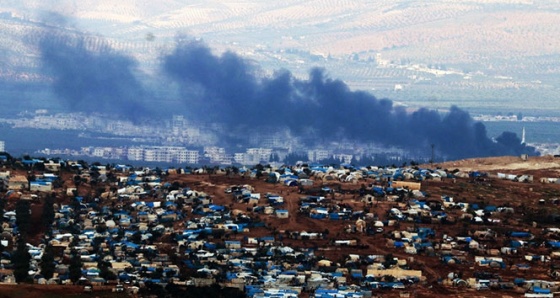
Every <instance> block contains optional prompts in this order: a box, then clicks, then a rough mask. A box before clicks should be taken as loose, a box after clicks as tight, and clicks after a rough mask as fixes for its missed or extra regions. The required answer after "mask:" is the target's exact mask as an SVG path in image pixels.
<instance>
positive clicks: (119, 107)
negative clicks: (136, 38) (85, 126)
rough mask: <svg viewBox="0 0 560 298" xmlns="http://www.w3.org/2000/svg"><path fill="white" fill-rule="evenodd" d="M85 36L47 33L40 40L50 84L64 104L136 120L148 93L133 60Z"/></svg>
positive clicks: (141, 113)
mask: <svg viewBox="0 0 560 298" xmlns="http://www.w3.org/2000/svg"><path fill="white" fill-rule="evenodd" d="M98 48H99V49H98V50H96V51H91V50H89V49H88V47H87V41H86V39H85V38H84V37H70V36H61V35H56V34H48V35H47V37H45V38H42V39H41V40H40V42H39V50H40V53H41V61H42V63H43V67H44V69H45V71H46V72H47V73H48V74H49V75H50V76H51V77H52V78H53V80H54V81H53V83H52V88H53V90H54V92H55V94H56V96H57V97H58V98H59V100H60V101H61V102H62V104H63V105H64V106H65V107H68V108H69V109H70V110H72V111H77V112H99V113H105V114H111V115H119V116H121V117H126V119H130V120H135V119H138V118H139V117H140V116H142V115H145V112H146V110H145V107H144V106H143V104H144V103H145V100H146V99H147V93H146V90H145V89H144V87H143V86H142V84H141V83H140V82H139V80H138V79H137V77H136V76H135V74H134V73H135V67H136V61H135V60H133V59H132V58H129V57H127V56H125V55H122V54H119V53H116V52H114V51H113V50H111V49H110V48H109V47H107V46H100V47H98Z"/></svg>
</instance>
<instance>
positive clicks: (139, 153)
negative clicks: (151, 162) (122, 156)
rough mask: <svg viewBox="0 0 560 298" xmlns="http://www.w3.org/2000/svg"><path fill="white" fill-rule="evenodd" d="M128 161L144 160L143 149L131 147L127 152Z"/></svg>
mask: <svg viewBox="0 0 560 298" xmlns="http://www.w3.org/2000/svg"><path fill="white" fill-rule="evenodd" d="M127 157H128V160H144V149H143V148H139V147H131V148H128V150H127Z"/></svg>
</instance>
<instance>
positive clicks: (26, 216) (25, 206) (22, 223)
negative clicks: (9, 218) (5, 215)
mask: <svg viewBox="0 0 560 298" xmlns="http://www.w3.org/2000/svg"><path fill="white" fill-rule="evenodd" d="M30 207H31V204H30V203H29V201H28V200H19V201H17V203H16V225H17V227H18V231H19V233H20V235H21V238H22V240H25V239H27V232H29V227H30V226H31V209H30Z"/></svg>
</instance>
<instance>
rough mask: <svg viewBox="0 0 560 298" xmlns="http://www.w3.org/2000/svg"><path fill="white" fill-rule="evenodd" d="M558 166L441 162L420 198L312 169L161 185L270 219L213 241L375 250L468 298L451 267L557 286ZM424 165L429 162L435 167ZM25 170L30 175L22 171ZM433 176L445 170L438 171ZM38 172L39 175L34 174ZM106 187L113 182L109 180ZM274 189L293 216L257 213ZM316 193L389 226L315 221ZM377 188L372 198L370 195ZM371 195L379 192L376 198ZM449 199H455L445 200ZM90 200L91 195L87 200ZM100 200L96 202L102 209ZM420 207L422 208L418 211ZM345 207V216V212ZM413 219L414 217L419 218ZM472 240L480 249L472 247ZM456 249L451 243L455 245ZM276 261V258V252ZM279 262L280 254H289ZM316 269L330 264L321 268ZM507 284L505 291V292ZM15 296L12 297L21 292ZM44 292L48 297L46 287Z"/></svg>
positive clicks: (165, 244) (512, 290)
mask: <svg viewBox="0 0 560 298" xmlns="http://www.w3.org/2000/svg"><path fill="white" fill-rule="evenodd" d="M559 164H560V160H558V159H557V158H554V157H550V156H548V157H534V158H532V157H531V158H529V160H527V161H521V160H520V159H519V158H517V157H499V158H478V159H469V160H461V161H453V162H449V163H442V164H437V165H434V167H440V168H442V169H446V172H447V173H453V175H454V176H455V178H444V179H436V178H434V177H436V176H434V177H432V178H426V179H425V180H423V181H421V191H422V195H421V196H419V193H411V194H408V195H406V196H405V197H403V198H402V200H400V199H396V196H395V195H390V194H389V193H387V194H385V195H383V196H379V195H377V194H375V192H374V189H376V188H379V187H383V188H384V189H385V190H386V191H387V192H388V191H389V189H387V188H385V186H386V181H383V180H379V179H375V178H372V177H373V176H370V177H362V178H359V179H357V180H348V179H347V178H344V179H343V178H340V179H339V180H337V179H326V177H325V176H324V177H323V178H322V179H321V178H319V176H321V175H319V174H315V175H314V176H313V177H312V178H311V179H312V180H314V181H315V185H314V186H313V187H289V186H286V185H284V183H269V182H265V181H264V178H265V177H266V176H265V177H263V178H259V179H256V178H254V177H249V176H237V175H232V174H231V173H230V174H225V172H220V173H214V174H206V173H200V174H189V175H184V174H176V173H174V172H170V173H169V174H168V175H164V176H162V177H163V180H162V183H166V184H168V185H175V186H183V187H184V186H188V188H189V189H190V190H196V191H197V192H200V193H204V194H207V195H209V196H210V197H211V198H212V204H214V205H217V206H227V209H229V210H232V212H233V213H235V214H244V215H246V216H248V217H249V218H252V220H253V221H256V222H259V221H262V222H264V225H263V226H259V227H252V228H249V229H248V230H247V231H243V232H239V233H226V235H225V236H224V235H222V236H221V237H220V238H211V239H207V240H205V241H212V242H213V243H218V244H220V243H224V242H227V241H240V242H241V243H242V245H243V247H248V248H252V247H253V246H252V245H251V244H250V243H247V241H248V239H252V238H259V237H265V236H267V237H273V239H274V240H275V241H274V243H275V245H278V247H290V248H292V249H295V250H297V251H308V250H312V251H313V252H314V253H313V255H314V257H317V258H318V259H323V260H325V259H326V260H330V261H332V262H334V263H338V264H339V265H337V266H339V267H345V268H354V269H356V268H359V269H360V270H364V272H365V267H366V264H367V263H366V262H367V260H368V256H376V255H377V256H388V255H393V256H394V257H398V258H399V259H401V260H407V261H408V265H407V268H409V269H414V270H420V271H421V272H422V276H423V278H422V280H421V281H420V282H416V283H412V284H410V285H407V286H406V291H407V292H410V293H414V295H416V297H428V296H431V297H463V296H465V295H476V294H477V293H478V292H476V290H475V289H474V285H472V286H470V287H464V286H463V285H457V284H455V285H453V284H452V283H451V281H450V280H447V276H448V274H449V273H450V272H455V273H457V274H460V276H461V278H462V279H464V280H468V279H476V280H478V279H484V278H479V277H477V276H480V274H483V273H484V274H491V275H493V276H499V280H500V283H499V284H494V285H493V286H492V290H491V291H492V293H493V294H502V295H518V294H519V293H522V292H524V291H527V290H528V288H527V285H524V286H512V283H513V281H514V279H516V278H523V279H525V280H543V281H546V282H550V283H551V285H553V287H556V286H558V285H557V284H556V279H555V277H554V276H555V275H551V274H552V273H551V271H550V268H555V266H556V262H557V260H556V252H557V248H556V247H550V246H549V244H548V243H556V241H557V240H556V239H557V238H558V237H557V235H556V234H554V232H551V231H553V228H555V227H556V221H557V218H558V216H559V214H560V209H559V208H558V205H557V202H558V198H560V184H556V183H541V182H540V180H541V178H557V177H559V176H560V174H559V172H558V171H559ZM426 167H427V168H428V166H426ZM421 168H423V167H421ZM470 171H475V172H477V173H486V174H487V175H486V174H485V175H478V174H477V175H476V176H471V177H469V176H468V175H467V176H463V175H462V174H461V173H469V172H470ZM15 173H16V174H17V173H19V170H16V171H15ZM21 173H22V174H24V172H21ZM432 173H440V172H435V171H434V172H432ZM497 173H506V174H512V175H515V176H516V177H521V175H531V177H532V178H533V181H532V182H526V183H524V182H519V181H513V180H507V179H500V178H498V176H497ZM36 174H39V173H38V172H36ZM60 174H61V178H62V179H63V183H62V184H63V185H64V187H63V188H62V189H60V190H56V192H57V203H58V204H70V202H71V201H72V198H71V197H68V196H67V195H66V193H67V192H65V191H64V189H65V188H66V187H74V185H75V182H74V181H75V178H73V177H75V176H74V175H75V173H74V172H72V171H70V172H67V170H64V171H62V172H61V173H60ZM146 179H147V178H146ZM344 181H351V182H344ZM411 181H412V180H411ZM235 185H250V188H251V189H253V191H252V192H253V193H259V194H261V195H262V196H263V199H262V200H257V201H254V204H255V205H252V204H253V203H250V204H248V203H246V202H243V200H236V199H234V197H233V196H232V194H231V193H230V192H229V191H226V190H228V189H230V188H231V187H232V186H235ZM102 186H103V184H99V183H97V184H96V186H95V187H94V186H93V184H90V183H88V182H87V181H86V180H84V182H83V183H81V185H80V187H79V189H78V195H81V196H83V197H84V198H87V197H88V196H90V195H91V194H92V193H93V192H94V190H95V189H97V190H95V191H96V192H98V191H99V188H100V187H102ZM104 187H108V185H106V186H104ZM325 187H328V188H330V189H332V190H333V191H332V192H327V193H324V192H323V190H321V189H324V188H325ZM106 189H107V188H106ZM361 190H365V191H366V193H367V194H366V195H364V194H363V193H362V192H361ZM268 193H274V194H278V195H280V196H282V197H283V198H284V204H283V205H281V206H280V207H274V208H275V209H278V208H281V209H284V210H287V211H288V213H289V216H288V217H287V218H279V217H278V216H276V215H275V214H274V213H271V214H268V213H266V212H265V213H263V212H262V211H257V209H258V208H256V209H255V208H254V207H262V208H268V207H267V206H268V204H267V202H266V201H267V200H266V199H264V195H265V194H268ZM154 194H155V193H154ZM317 194H319V195H325V199H326V200H325V201H324V202H323V203H325V202H326V204H327V205H325V206H327V207H326V208H328V209H329V210H339V212H342V211H343V209H344V210H350V214H353V213H355V212H358V214H361V213H360V212H365V213H367V214H371V215H367V216H365V217H363V218H364V220H365V223H366V226H367V227H368V228H369V227H373V223H374V222H376V221H375V220H372V218H371V217H372V216H373V217H375V218H378V219H377V220H378V221H381V222H383V223H384V225H383V230H382V231H374V232H372V233H370V232H367V233H366V232H365V231H364V232H360V231H359V230H357V227H358V221H359V220H358V221H357V220H356V219H355V218H348V219H344V218H342V217H341V218H340V219H338V217H337V218H336V219H335V218H330V219H329V218H323V219H316V218H313V217H312V216H311V214H313V213H308V212H305V211H302V209H301V207H302V206H303V205H304V204H303V205H302V202H304V200H305V198H306V197H307V196H309V195H317ZM372 194H375V195H374V196H371V195H372ZM368 197H371V198H374V199H373V200H369V199H368ZM444 198H453V199H452V200H451V201H446V199H444ZM89 200H90V199H86V201H85V202H88V201H89ZM144 200H146V201H149V202H151V201H153V202H158V201H160V202H161V201H162V199H161V198H158V197H156V196H154V197H151V195H150V196H148V197H144ZM163 201H164V200H163ZM119 202H121V203H119V204H124V206H123V207H119V208H122V210H132V209H130V208H129V207H127V206H129V205H128V204H130V203H132V202H128V201H122V199H119ZM420 202H424V203H426V204H429V205H430V206H432V208H433V210H437V208H439V207H437V206H440V207H443V205H445V206H446V207H445V208H443V209H441V210H442V211H444V212H445V213H446V216H447V217H446V220H445V221H439V220H437V221H435V219H436V217H428V219H431V221H428V222H426V221H425V219H426V218H425V217H424V216H423V217H414V215H413V213H411V211H410V210H413V209H411V208H413V206H418V204H420ZM438 202H440V203H438ZM441 202H443V203H441ZM445 202H447V203H445ZM450 202H451V203H453V204H456V206H457V207H459V205H460V204H468V205H469V206H475V205H479V206H481V207H482V208H490V207H491V206H494V208H495V207H498V208H499V209H498V210H501V211H496V210H494V211H489V210H493V209H487V211H485V212H484V215H481V214H479V215H476V214H478V213H477V212H478V211H476V209H475V208H477V207H472V208H471V209H468V210H463V209H462V208H463V207H461V208H455V207H453V206H454V205H449V204H450ZM323 203H321V204H323ZM14 204H15V201H14V199H13V198H10V199H8V204H7V206H6V210H11V209H12V208H13V206H14ZM114 204H115V201H112V203H111V200H110V201H106V202H105V203H103V205H104V206H111V205H113V206H114ZM185 204H186V206H185V208H183V211H182V212H185V213H184V214H185V218H184V219H183V220H180V221H177V222H174V223H173V229H174V233H179V234H180V233H181V231H182V230H184V229H187V227H186V226H187V224H189V223H190V224H192V222H193V221H194V222H197V220H200V219H204V218H205V217H204V215H202V216H201V215H200V214H198V213H196V214H195V210H199V208H197V206H196V205H195V204H193V205H190V203H188V204H187V203H185ZM439 204H443V205H439ZM42 205H43V204H42V203H41V202H40V201H38V202H35V203H34V204H33V205H32V206H33V207H32V209H33V213H32V214H33V218H34V222H37V223H38V222H40V220H41V216H42V214H41V210H42ZM100 207H101V206H97V207H96V208H100ZM113 208H114V207H113ZM395 208H396V209H399V210H401V211H402V212H406V214H409V215H408V218H407V219H406V216H405V218H403V219H400V220H399V219H397V218H395V217H394V216H393V215H391V214H393V211H391V210H393V209H395ZM414 210H417V211H418V212H420V209H414ZM345 212H346V211H345ZM365 213H363V214H365ZM512 213H513V214H512ZM134 214H136V213H135V212H133V213H132V214H131V215H134ZM340 214H343V212H342V213H340ZM438 214H439V213H438ZM473 214H474V215H475V216H480V217H482V218H484V220H483V221H482V220H481V221H480V222H478V221H475V220H474V217H473ZM341 216H342V215H341ZM413 218H416V220H414V219H413ZM420 219H421V220H420ZM417 220H418V221H417ZM389 222H392V223H389ZM419 229H428V230H433V231H435V234H434V235H431V236H428V237H427V238H425V239H423V240H422V242H421V243H430V245H431V246H430V247H429V249H428V248H426V249H425V250H424V249H422V250H418V252H416V251H414V253H411V252H408V250H407V249H403V248H402V247H397V246H393V245H394V243H396V242H400V241H401V238H400V237H404V236H398V238H397V236H396V235H408V234H406V233H411V232H414V231H419ZM548 229H549V230H548ZM34 231H35V232H34V233H36V234H35V236H34V237H33V240H32V241H31V243H32V244H33V245H38V244H39V243H40V242H41V238H42V234H41V233H42V232H41V231H42V229H41V228H38V227H36V228H35V229H34ZM488 231H492V234H491V235H493V236H487V233H489V232H488ZM303 232H306V233H318V234H323V235H324V236H323V237H320V238H313V239H307V240H302V239H301V238H297V237H294V235H297V233H303ZM512 232H516V233H517V232H519V235H532V238H531V239H524V238H516V237H524V236H514V234H512ZM294 233H296V234H294ZM526 233H528V234H526ZM488 235H489V234H488ZM516 235H517V234H516ZM465 237H470V238H472V239H473V241H474V242H472V243H466V244H465V242H464V240H461V239H464V238H465ZM488 237H490V238H488ZM172 239H173V238H172V237H171V236H169V235H168V234H166V235H163V236H162V237H161V238H159V239H154V244H155V246H156V247H157V249H158V251H160V252H165V254H169V255H174V257H173V258H184V256H182V255H181V254H175V253H174V252H175V251H176V249H178V248H177V243H176V242H175V241H173V240H172ZM339 240H344V241H356V243H357V245H354V244H350V245H338V244H336V241H339ZM519 241H521V242H519ZM475 242H476V247H475V246H474V243H475ZM510 242H511V243H514V242H515V243H518V242H519V243H521V246H520V247H515V248H512V247H509V245H510ZM419 243H420V242H419ZM523 243H525V244H523ZM511 245H513V244H511ZM445 247H448V248H445ZM451 247H453V248H452V249H451ZM504 247H506V248H508V247H509V248H508V249H515V253H511V252H507V253H506V252H505V251H504ZM449 249H450V250H449ZM500 251H502V252H500ZM185 255H186V253H185ZM351 255H353V256H354V257H352V258H356V257H355V256H358V258H359V259H360V260H362V261H361V263H358V264H353V263H349V256H351ZM448 256H451V257H452V259H450V260H453V261H449V260H447V261H445V262H443V259H444V257H448ZM475 256H476V257H479V256H485V257H486V258H500V260H502V259H503V261H500V262H499V263H493V264H492V265H488V264H486V265H482V264H481V263H478V261H476V262H475ZM533 256H538V257H539V258H541V256H542V258H543V261H542V262H541V261H539V260H536V259H532V258H533ZM527 258H529V259H527ZM274 259H275V260H277V257H275V258H274ZM279 260H282V258H280V259H279ZM289 260H290V259H289V258H286V259H284V260H283V261H282V262H283V265H282V266H284V267H285V270H289V269H290V268H291V270H299V269H296V267H297V264H291V265H290V262H291V261H289ZM501 264H503V265H501ZM500 266H504V267H500ZM181 268H182V269H181V272H182V274H181V276H190V274H193V272H192V271H191V270H190V269H187V268H183V267H181ZM219 268H222V267H219ZM520 268H521V269H520ZM183 270H184V271H183ZM220 270H226V268H225V267H223V268H222V269H220ZM228 270H232V269H231V268H230V269H228ZM313 270H326V269H321V268H320V267H318V268H314V269H313ZM4 274H6V273H4ZM345 280H347V282H348V284H349V285H350V284H355V285H360V284H361V283H360V279H356V278H353V277H351V276H350V275H348V276H346V279H345ZM362 285H363V283H362ZM502 286H503V288H501V289H500V287H502ZM41 287H42V286H39V285H37V286H26V287H17V290H16V288H10V287H9V286H3V287H2V293H3V294H5V295H8V296H9V294H7V293H11V291H17V295H21V297H31V296H34V297H39V296H40V295H39V294H35V293H36V291H37V289H41ZM55 287H56V286H49V288H48V289H49V293H53V292H54V293H56V292H57V290H56V288H55ZM496 287H497V288H496ZM110 288H111V287H108V288H107V290H110ZM10 289H11V290H10ZM79 289H80V287H78V290H75V291H74V293H71V291H66V290H62V288H61V290H60V291H61V292H60V295H62V296H64V295H70V296H72V295H76V292H79V291H80V290H79ZM371 290H372V291H373V293H374V294H378V295H382V296H383V297H398V296H399V291H394V290H393V291H392V290H387V289H371ZM98 291H99V294H98V295H105V294H103V293H104V292H103V291H104V290H102V288H98ZM13 293H14V294H15V293H16V292H13ZM25 293H28V294H25ZM105 293H106V292H105ZM144 293H146V292H144ZM484 293H488V292H484ZM35 295H39V296H35ZM44 295H51V294H48V293H44ZM6 297H7V296H6ZM40 297H47V296H40ZM302 297H306V296H302Z"/></svg>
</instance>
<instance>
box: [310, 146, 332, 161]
mask: <svg viewBox="0 0 560 298" xmlns="http://www.w3.org/2000/svg"><path fill="white" fill-rule="evenodd" d="M330 156H331V152H330V151H328V150H321V149H315V150H309V151H307V158H308V159H309V161H311V162H315V161H320V160H324V159H327V158H329V157H330Z"/></svg>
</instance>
